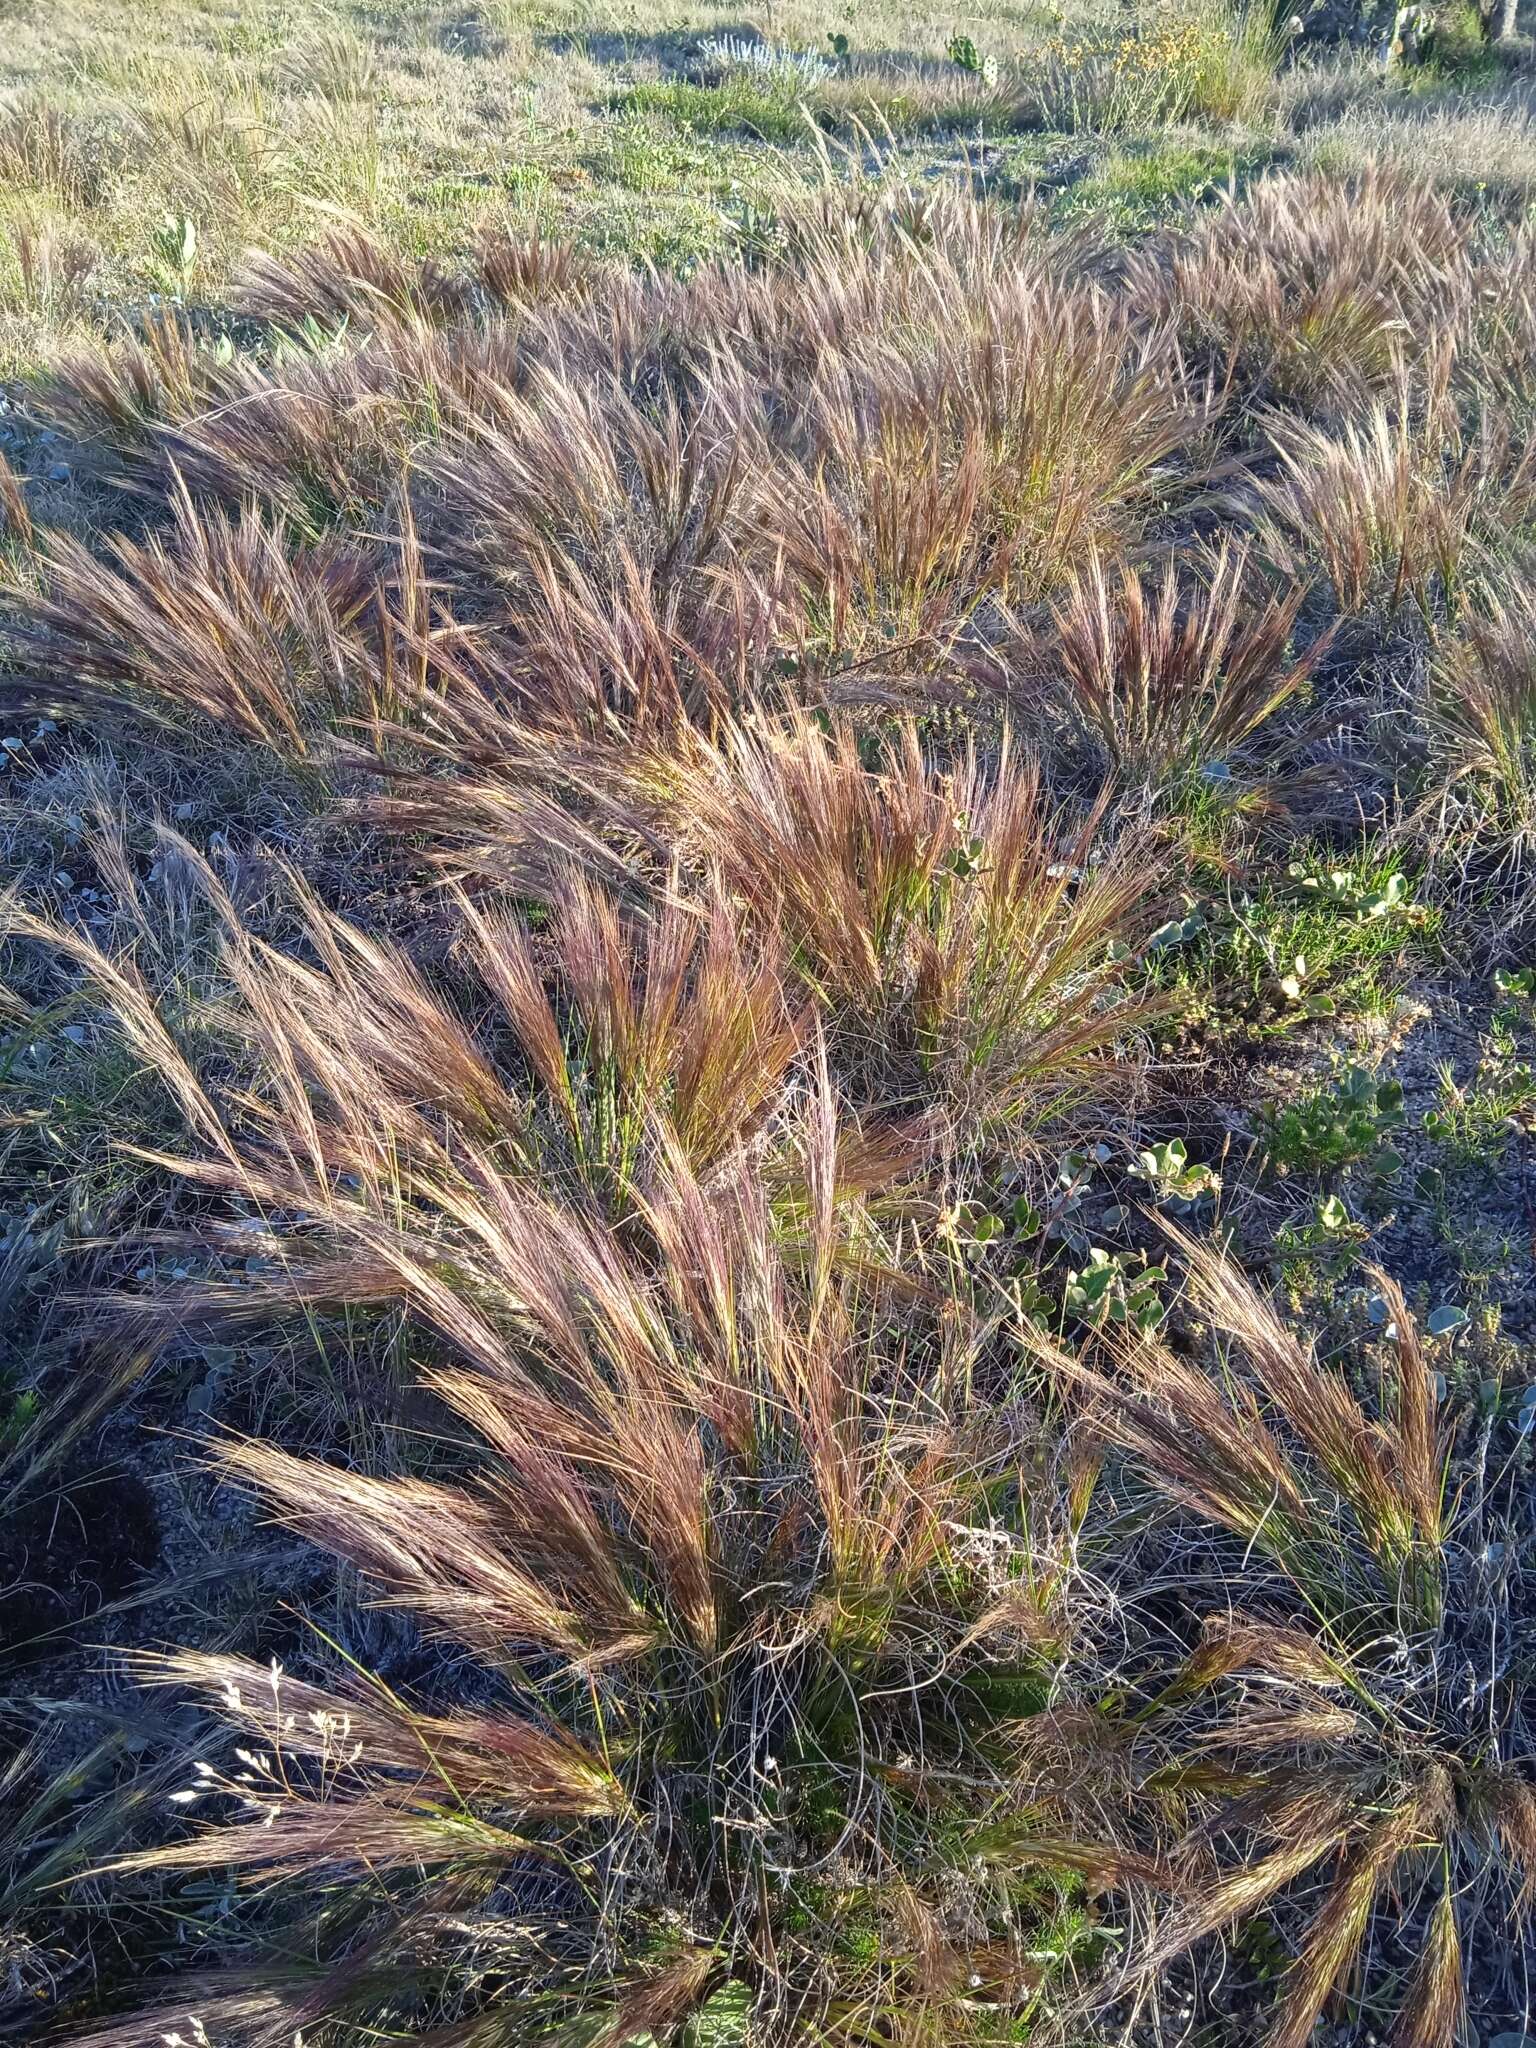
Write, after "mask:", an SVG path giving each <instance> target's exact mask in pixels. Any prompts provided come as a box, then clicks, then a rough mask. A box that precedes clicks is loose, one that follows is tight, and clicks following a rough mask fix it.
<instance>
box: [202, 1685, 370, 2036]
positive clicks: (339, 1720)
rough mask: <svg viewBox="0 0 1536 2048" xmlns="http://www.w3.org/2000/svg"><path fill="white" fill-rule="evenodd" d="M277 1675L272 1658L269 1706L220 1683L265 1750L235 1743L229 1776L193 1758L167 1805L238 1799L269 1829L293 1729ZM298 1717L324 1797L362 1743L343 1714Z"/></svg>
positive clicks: (278, 1807)
mask: <svg viewBox="0 0 1536 2048" xmlns="http://www.w3.org/2000/svg"><path fill="white" fill-rule="evenodd" d="M283 1676H284V1673H283V1667H282V1665H281V1664H280V1663H279V1662H278V1661H277V1659H276V1658H275V1657H274V1658H273V1659H272V1666H271V1670H270V1671H269V1673H268V1676H267V1683H268V1685H269V1687H270V1688H271V1693H272V1703H271V1707H270V1708H268V1707H266V1705H265V1704H264V1703H258V1702H251V1701H247V1700H246V1698H245V1697H244V1695H243V1694H242V1692H241V1690H240V1688H239V1686H238V1685H236V1684H234V1683H233V1682H232V1681H229V1680H226V1682H225V1684H224V1687H223V1699H224V1705H225V1707H226V1708H227V1709H228V1710H229V1712H230V1713H231V1714H233V1715H238V1716H239V1717H240V1719H241V1720H243V1721H245V1722H246V1723H247V1724H248V1725H249V1726H250V1727H252V1728H254V1729H256V1730H258V1731H259V1732H260V1733H261V1735H262V1736H263V1737H264V1738H265V1739H266V1741H267V1742H269V1743H270V1745H271V1747H270V1749H256V1748H250V1747H247V1746H245V1745H242V1744H238V1743H237V1744H236V1745H235V1752H234V1754H235V1760H236V1762H237V1763H239V1764H240V1766H241V1769H240V1770H238V1771H236V1772H234V1773H233V1775H230V1774H227V1773H225V1772H223V1771H220V1770H218V1769H216V1768H215V1766H214V1765H212V1764H210V1763H207V1762H205V1761H204V1760H203V1759H202V1758H198V1759H197V1760H196V1762H194V1764H193V1766H192V1772H193V1783H192V1784H190V1785H188V1786H184V1787H183V1788H182V1789H181V1790H180V1791H178V1792H172V1793H171V1794H170V1800H171V1803H172V1805H174V1806H191V1805H194V1804H195V1803H196V1802H197V1801H198V1800H199V1799H205V1798H208V1797H209V1796H211V1795H222V1796H224V1797H227V1798H232V1799H236V1800H238V1801H239V1803H240V1805H241V1806H242V1807H244V1809H245V1810H246V1812H247V1813H248V1814H253V1815H259V1816H260V1819H261V1823H262V1825H263V1826H264V1827H271V1826H272V1825H273V1823H274V1822H275V1821H276V1819H277V1817H278V1815H279V1814H280V1813H281V1812H282V1810H283V1805H284V1802H285V1800H287V1799H290V1798H291V1797H292V1796H293V1786H292V1784H291V1783H290V1780H289V1776H288V1770H287V1765H286V1762H285V1759H284V1754H283V1752H284V1749H285V1747H288V1746H291V1739H292V1737H293V1734H294V1731H295V1729H296V1728H297V1726H298V1717H297V1715H295V1714H292V1713H288V1712H286V1711H285V1710H284V1706H283V1693H282V1687H283ZM304 1719H305V1726H306V1727H308V1728H310V1729H312V1730H313V1732H314V1733H315V1734H316V1735H317V1736H318V1737H319V1738H320V1740H319V1743H318V1746H317V1761H318V1769H319V1780H320V1782H319V1793H320V1796H321V1797H324V1795H325V1793H326V1791H327V1790H328V1788H329V1787H330V1785H331V1784H332V1783H333V1782H334V1780H335V1778H336V1776H337V1775H338V1774H339V1773H340V1772H342V1771H345V1770H350V1769H352V1768H353V1766H354V1765H356V1764H357V1763H358V1762H359V1761H360V1760H361V1758H362V1754H363V1745H362V1744H361V1742H354V1741H353V1739H352V1716H351V1715H350V1714H348V1713H346V1712H345V1711H342V1712H339V1713H338V1712H333V1711H331V1710H329V1709H327V1708H323V1707H322V1708H316V1709H314V1710H313V1711H312V1712H311V1713H309V1714H306V1715H305V1717H304ZM312 1747H313V1746H312ZM306 1789H312V1788H306ZM194 2048H201V2044H200V2043H194Z"/></svg>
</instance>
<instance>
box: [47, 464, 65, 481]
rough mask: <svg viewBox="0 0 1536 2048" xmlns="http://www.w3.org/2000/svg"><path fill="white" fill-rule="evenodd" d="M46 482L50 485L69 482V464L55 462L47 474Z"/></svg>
mask: <svg viewBox="0 0 1536 2048" xmlns="http://www.w3.org/2000/svg"><path fill="white" fill-rule="evenodd" d="M48 481H49V483H51V484H67V483H68V482H69V464H68V463H67V462H56V463H55V464H54V465H53V467H52V469H50V470H49V472H48Z"/></svg>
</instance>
